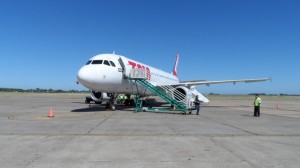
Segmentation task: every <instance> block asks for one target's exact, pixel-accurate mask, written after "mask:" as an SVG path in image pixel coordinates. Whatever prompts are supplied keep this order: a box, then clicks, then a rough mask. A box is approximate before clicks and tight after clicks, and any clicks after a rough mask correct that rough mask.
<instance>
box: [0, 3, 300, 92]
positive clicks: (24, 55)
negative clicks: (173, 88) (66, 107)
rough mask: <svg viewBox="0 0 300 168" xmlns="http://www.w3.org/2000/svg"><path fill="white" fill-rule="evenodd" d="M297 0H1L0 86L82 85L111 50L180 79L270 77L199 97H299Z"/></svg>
mask: <svg viewBox="0 0 300 168" xmlns="http://www.w3.org/2000/svg"><path fill="white" fill-rule="evenodd" d="M299 7H300V2H299V1H297V0H288V1H287V0H226V1H225V0H210V1H200V0H199V1H195V0H178V1H173V0H152V1H146V0H119V1H117V0H105V1H104V0H89V1H85V0H72V1H70V0H43V1H40V0H26V1H25V0H1V1H0V25H1V26H0V57H1V61H0V76H1V79H0V87H9V88H23V89H30V88H45V89H49V88H52V89H66V90H68V89H79V90H82V89H84V87H82V86H78V85H76V84H75V81H76V75H77V71H78V69H79V68H80V67H81V66H82V65H83V64H84V63H85V62H86V61H87V60H88V59H89V58H90V57H92V56H94V55H96V54H100V53H112V52H113V51H115V52H116V53H117V54H121V55H124V56H127V57H129V58H131V59H134V60H137V61H140V62H143V63H145V64H148V65H151V66H154V67H158V68H160V69H162V70H165V71H170V72H171V71H172V67H173V64H174V60H175V55H176V52H177V51H179V52H180V61H179V67H178V73H179V74H178V76H179V78H180V79H181V80H194V79H205V80H227V79H249V78H261V77H272V78H273V80H272V82H263V83H251V84H244V83H240V84H237V85H232V84H221V85H211V86H209V87H207V86H199V87H197V88H198V89H199V90H200V92H203V93H210V92H213V93H252V92H264V93H290V94H300V85H299V83H300V77H299V74H298V73H299V72H300V68H299V67H300V66H299V60H300V10H299Z"/></svg>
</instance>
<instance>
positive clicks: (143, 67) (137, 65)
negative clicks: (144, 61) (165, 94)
mask: <svg viewBox="0 0 300 168" xmlns="http://www.w3.org/2000/svg"><path fill="white" fill-rule="evenodd" d="M128 64H129V65H131V66H132V68H136V67H137V68H138V69H146V73H147V80H150V79H151V73H150V68H149V67H146V68H145V66H144V65H141V64H137V63H135V62H132V61H128Z"/></svg>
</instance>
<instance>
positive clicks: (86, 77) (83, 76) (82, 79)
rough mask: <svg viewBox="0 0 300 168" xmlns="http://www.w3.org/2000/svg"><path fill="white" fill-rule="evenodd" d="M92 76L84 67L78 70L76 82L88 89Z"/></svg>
mask: <svg viewBox="0 0 300 168" xmlns="http://www.w3.org/2000/svg"><path fill="white" fill-rule="evenodd" d="M91 77H92V74H91V71H90V69H89V68H88V67H86V66H84V67H82V68H80V70H79V71H78V74H77V80H78V82H79V83H81V84H82V85H84V86H86V87H89V86H90V85H91V83H92V82H93V79H92V78H91Z"/></svg>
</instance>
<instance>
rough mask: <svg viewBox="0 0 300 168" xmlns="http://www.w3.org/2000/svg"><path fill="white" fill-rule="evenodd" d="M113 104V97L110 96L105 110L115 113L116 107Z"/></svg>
mask: <svg viewBox="0 0 300 168" xmlns="http://www.w3.org/2000/svg"><path fill="white" fill-rule="evenodd" d="M114 102H115V96H114V95H112V96H111V97H110V100H109V102H107V103H106V109H107V110H112V111H115V110H116V106H115V104H114Z"/></svg>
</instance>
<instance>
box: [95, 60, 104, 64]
mask: <svg viewBox="0 0 300 168" xmlns="http://www.w3.org/2000/svg"><path fill="white" fill-rule="evenodd" d="M102 62H103V60H94V61H93V62H92V64H102Z"/></svg>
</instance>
